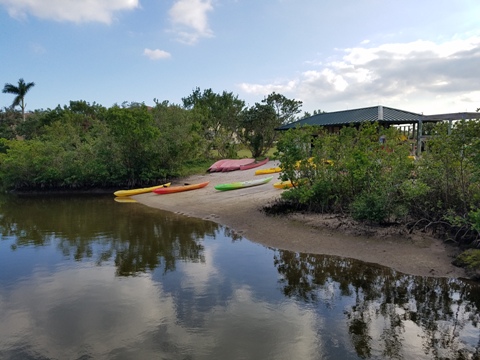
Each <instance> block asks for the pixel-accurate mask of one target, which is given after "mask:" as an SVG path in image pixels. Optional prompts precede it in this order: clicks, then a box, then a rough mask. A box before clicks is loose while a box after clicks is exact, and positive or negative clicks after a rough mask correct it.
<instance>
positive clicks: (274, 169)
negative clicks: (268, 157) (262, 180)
mask: <svg viewBox="0 0 480 360" xmlns="http://www.w3.org/2000/svg"><path fill="white" fill-rule="evenodd" d="M280 171H282V169H281V168H280V167H272V168H268V169H259V170H257V171H255V175H265V174H273V173H278V172H280Z"/></svg>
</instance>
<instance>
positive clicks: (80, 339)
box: [0, 196, 480, 359]
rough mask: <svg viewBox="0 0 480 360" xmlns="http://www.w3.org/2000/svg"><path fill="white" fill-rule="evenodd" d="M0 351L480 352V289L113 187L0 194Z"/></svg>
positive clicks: (20, 355) (358, 355)
mask: <svg viewBox="0 0 480 360" xmlns="http://www.w3.org/2000/svg"><path fill="white" fill-rule="evenodd" d="M0 231H1V238H0V359H445V358H450V359H468V358H471V359H473V358H479V356H480V354H479V348H480V325H479V320H480V311H479V308H480V287H479V286H478V285H475V284H471V283H467V282H463V281H461V280H452V279H435V278H428V277H416V276H409V275H404V274H401V273H398V272H395V271H393V270H391V269H388V268H383V267H375V266H370V265H368V264H365V263H361V262H358V261H354V260H351V259H343V258H338V257H330V256H319V255H310V254H298V253H293V252H289V251H279V250H276V249H269V248H266V247H264V246H261V245H258V244H254V243H252V242H250V241H249V240H248V239H245V238H241V237H239V236H238V235H235V234H234V233H232V232H230V231H229V230H228V229H227V228H224V227H222V226H219V225H217V224H215V223H211V222H207V221H203V220H199V219H193V218H187V217H182V216H177V215H175V214H172V213H169V212H164V211H160V210H156V209H152V208H148V207H146V206H143V205H141V204H138V203H117V202H115V201H113V198H112V196H76V197H72V196H70V197H60V196H56V197H38V196H37V197H12V198H1V199H0Z"/></svg>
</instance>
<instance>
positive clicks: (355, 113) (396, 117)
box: [277, 106, 423, 130]
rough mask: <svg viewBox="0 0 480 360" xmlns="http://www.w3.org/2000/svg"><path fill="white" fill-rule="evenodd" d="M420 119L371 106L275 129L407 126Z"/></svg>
mask: <svg viewBox="0 0 480 360" xmlns="http://www.w3.org/2000/svg"><path fill="white" fill-rule="evenodd" d="M422 117H423V115H422V114H417V113H413V112H410V111H405V110H398V109H393V108H390V107H386V106H372V107H367V108H361V109H353V110H343V111H334V112H329V113H321V114H317V115H313V116H310V117H308V118H305V119H301V120H298V121H295V122H292V123H290V124H286V125H283V126H280V127H279V128H277V130H288V129H291V128H295V127H299V126H303V125H312V126H334V125H348V124H359V123H362V122H375V121H378V122H379V123H382V124H408V123H414V122H418V120H419V119H421V118H422Z"/></svg>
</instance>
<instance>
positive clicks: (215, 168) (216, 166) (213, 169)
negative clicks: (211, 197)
mask: <svg viewBox="0 0 480 360" xmlns="http://www.w3.org/2000/svg"><path fill="white" fill-rule="evenodd" d="M226 161H228V159H222V160H218V161H216V162H214V163H213V164H212V165H211V166H210V167H209V168H208V169H207V172H217V171H222V164H223V163H224V162H226Z"/></svg>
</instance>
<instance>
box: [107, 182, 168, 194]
mask: <svg viewBox="0 0 480 360" xmlns="http://www.w3.org/2000/svg"><path fill="white" fill-rule="evenodd" d="M170 184H171V183H166V184H163V185H156V186H151V187H146V188H138V189H130V190H118V191H115V192H114V193H113V195H115V196H132V195H138V194H144V193H147V192H151V191H153V190H155V189H160V188H163V187H169V186H170Z"/></svg>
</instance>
